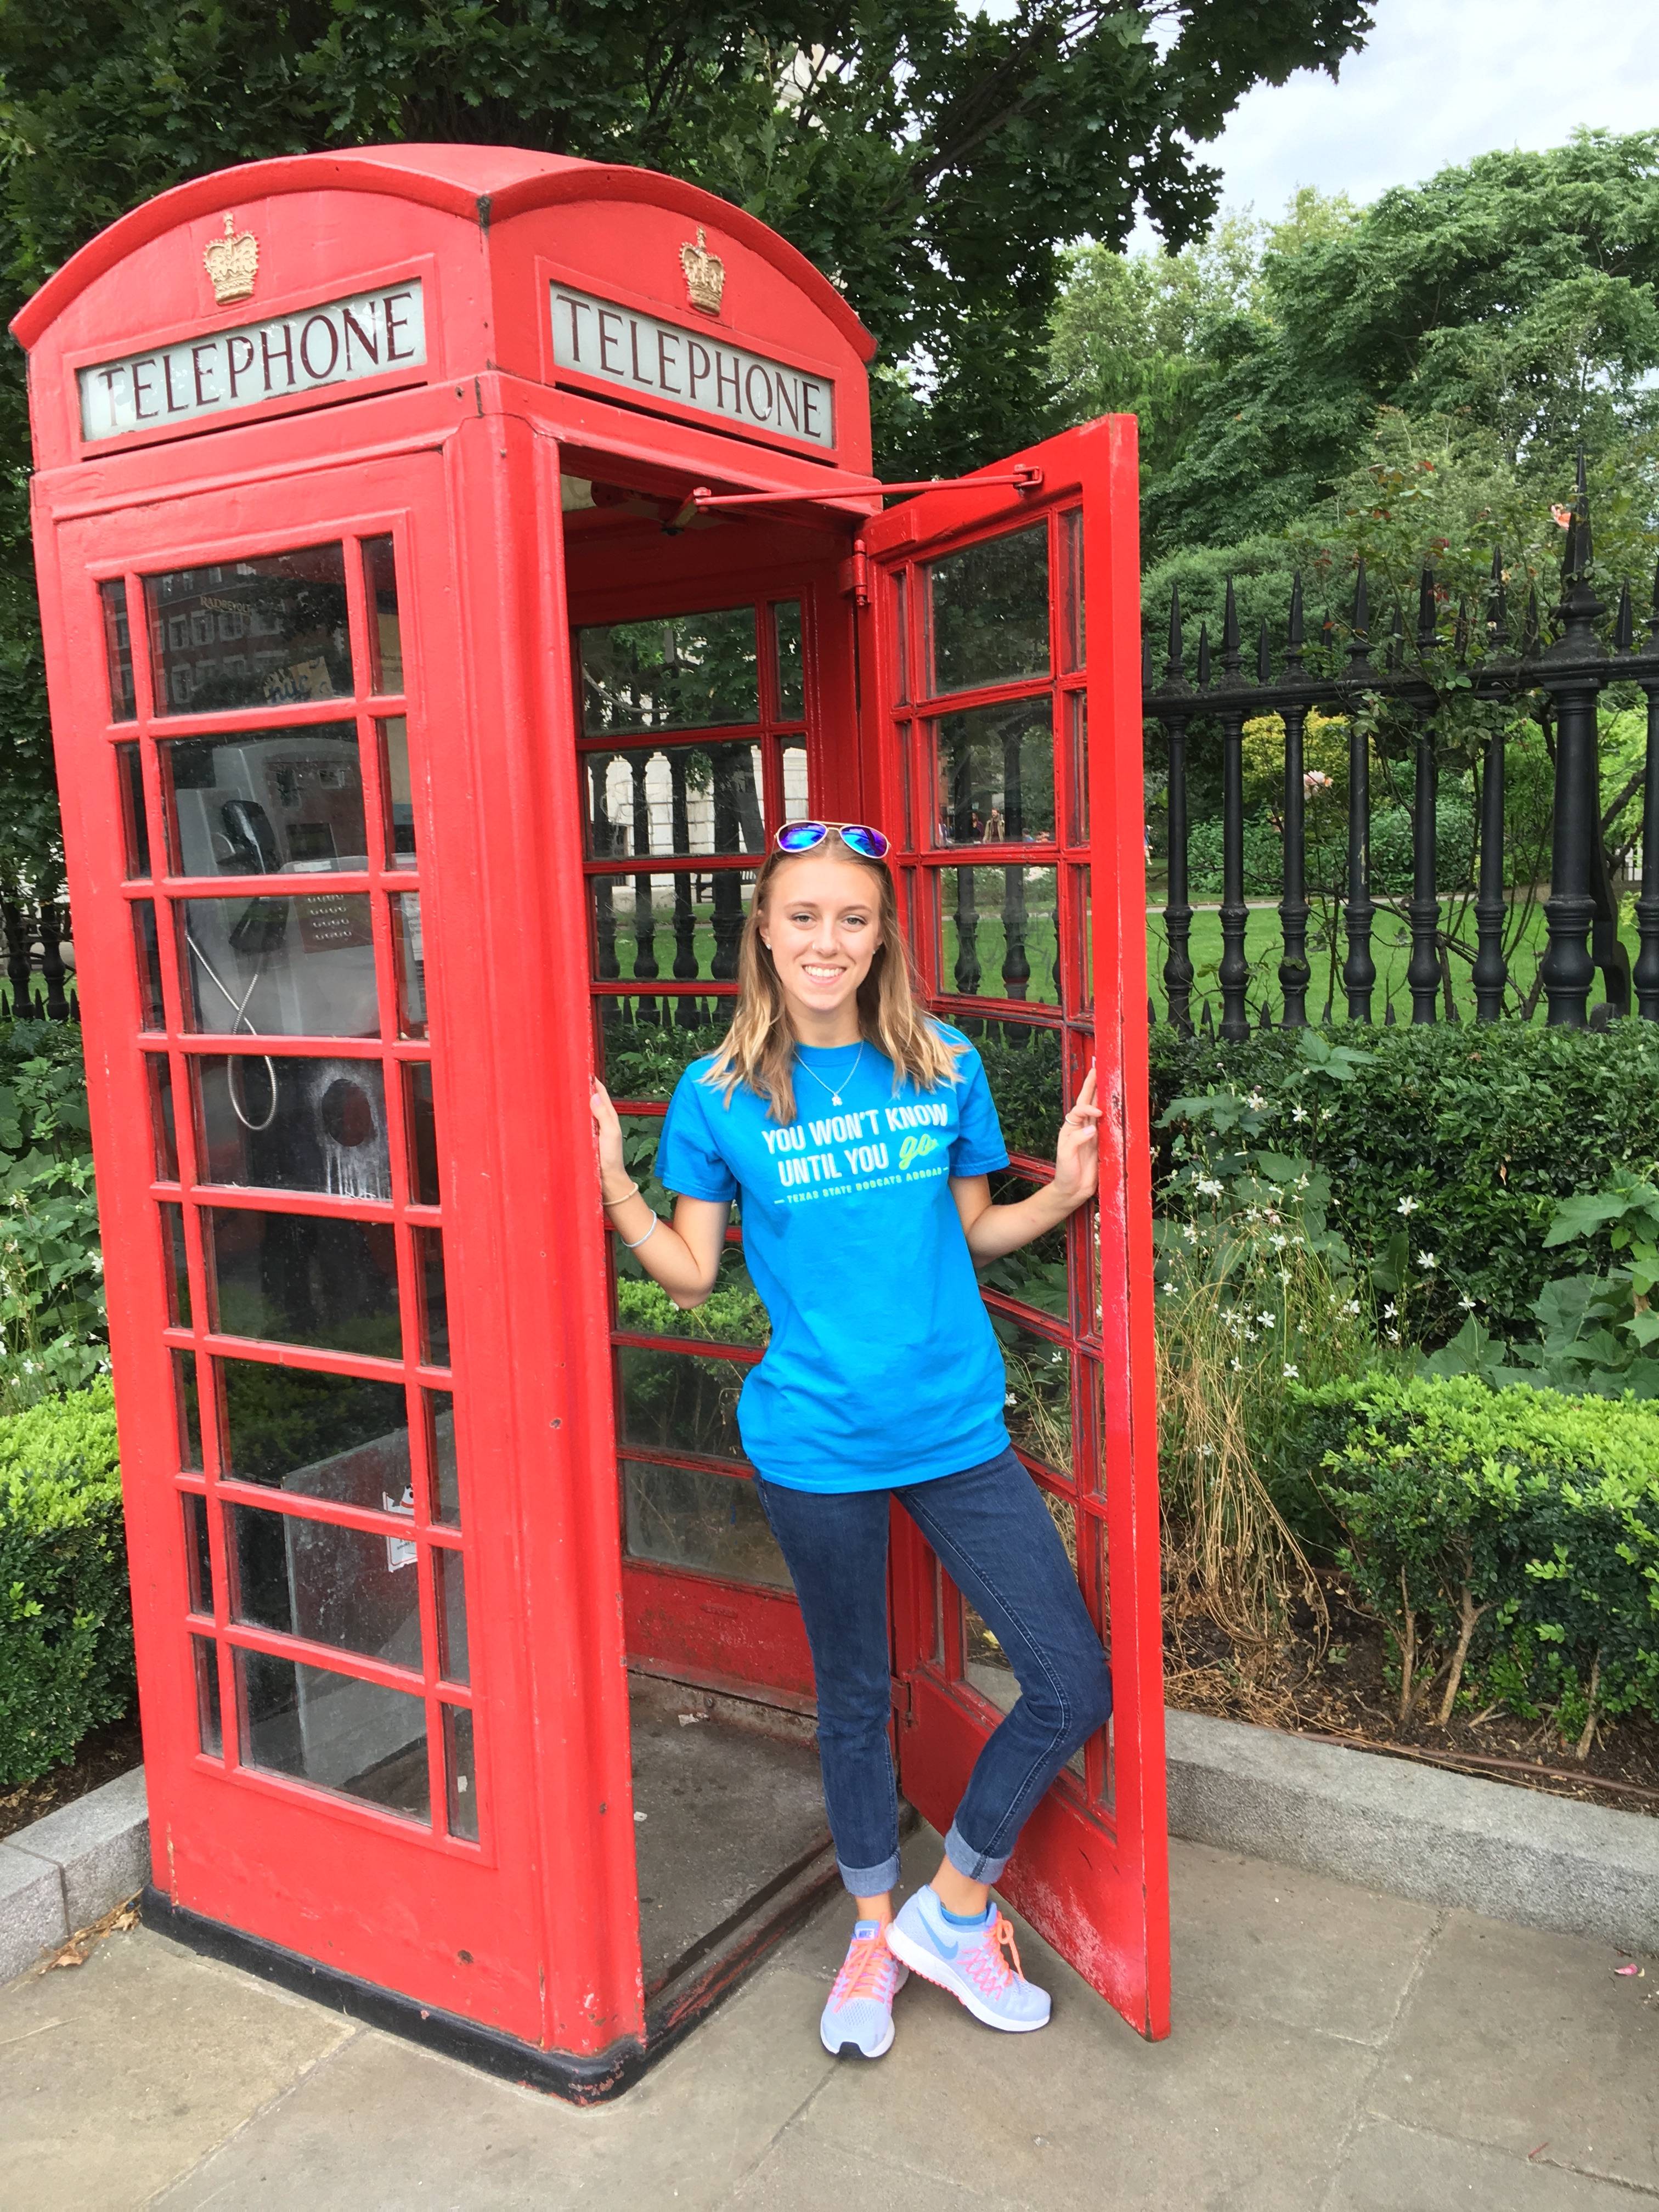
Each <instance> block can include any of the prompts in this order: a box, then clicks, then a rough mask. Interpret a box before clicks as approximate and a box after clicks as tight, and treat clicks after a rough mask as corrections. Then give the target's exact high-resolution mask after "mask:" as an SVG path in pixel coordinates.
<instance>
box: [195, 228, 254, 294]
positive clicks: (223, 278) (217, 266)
mask: <svg viewBox="0 0 1659 2212" xmlns="http://www.w3.org/2000/svg"><path fill="white" fill-rule="evenodd" d="M202 258H203V260H204V262H205V263H206V264H207V273H208V275H209V276H210V278H211V279H212V281H213V298H214V303H215V305H216V306H217V307H228V306H229V305H230V303H231V301H233V300H251V299H252V297H253V279H254V277H255V276H257V275H258V269H259V241H258V239H257V238H256V237H255V236H254V235H253V233H252V231H251V230H243V231H239V230H237V228H236V218H235V216H233V215H227V216H226V217H225V234H224V236H223V237H222V238H216V239H215V240H213V241H212V243H211V244H210V246H207V247H206V248H205V250H204V252H203V255H202Z"/></svg>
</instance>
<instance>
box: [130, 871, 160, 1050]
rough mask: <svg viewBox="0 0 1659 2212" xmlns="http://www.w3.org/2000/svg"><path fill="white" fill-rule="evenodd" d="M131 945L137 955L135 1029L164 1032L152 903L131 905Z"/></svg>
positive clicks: (146, 900) (145, 901)
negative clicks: (136, 1022) (136, 1021)
mask: <svg viewBox="0 0 1659 2212" xmlns="http://www.w3.org/2000/svg"><path fill="white" fill-rule="evenodd" d="M132 934H133V942H134V944H135V945H136V946H137V953H138V1026H139V1028H140V1029H144V1030H164V1029H166V1027H167V1014H166V1012H165V1010H164V1009H163V1007H162V1005H161V946H160V945H159V944H158V943H157V941H156V937H155V900H154V899H134V901H133V902H132Z"/></svg>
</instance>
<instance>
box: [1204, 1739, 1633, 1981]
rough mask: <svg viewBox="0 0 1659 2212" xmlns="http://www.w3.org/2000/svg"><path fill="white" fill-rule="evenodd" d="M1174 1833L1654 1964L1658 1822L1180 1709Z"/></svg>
mask: <svg viewBox="0 0 1659 2212" xmlns="http://www.w3.org/2000/svg"><path fill="white" fill-rule="evenodd" d="M1168 1724H1169V1761H1170V1766H1169V1772H1170V1833H1171V1835H1176V1836H1182V1837H1184V1838H1187V1839H1188V1841H1190V1842H1193V1843H1200V1844H1216V1845H1218V1846H1219V1847H1220V1848H1221V1849H1223V1850H1233V1851H1242V1852H1244V1853H1246V1854H1248V1855H1249V1857H1253V1858H1266V1859H1278V1860H1281V1861H1283V1862H1284V1863H1286V1864H1287V1865H1290V1866H1297V1867H1306V1868H1308V1869H1310V1871H1312V1872H1314V1873H1316V1874H1328V1875H1335V1876H1336V1877H1337V1879H1338V1880H1339V1881H1352V1882H1358V1883H1361V1884H1363V1885H1364V1887H1366V1888H1367V1889H1382V1890H1388V1891H1389V1892H1391V1893H1393V1894H1394V1895H1395V1896H1396V1897H1409V1898H1413V1899H1416V1900H1417V1901H1418V1902H1419V1904H1425V1905H1462V1906H1463V1907H1464V1908H1465V1909H1466V1910H1467V1911H1470V1912H1481V1913H1486V1914H1488V1915H1490V1916H1491V1917H1492V1918H1494V1919H1498V1920H1516V1921H1519V1922H1521V1923H1522V1925H1523V1926H1526V1927H1529V1928H1547V1929H1553V1930H1554V1931H1555V1932H1556V1933H1558V1934H1559V1935H1564V1936H1589V1937H1590V1938H1592V1939H1593V1940H1595V1941H1598V1942H1604V1943H1607V1944H1609V1945H1611V1946H1612V1947H1613V1948H1614V1949H1616V1950H1621V1951H1626V1952H1630V1951H1640V1952H1650V1953H1659V1820H1653V1819H1650V1817H1649V1816H1648V1815H1647V1814H1643V1813H1620V1812H1614V1811H1612V1810H1610V1809H1609V1808H1607V1807H1606V1806H1603V1805H1584V1804H1580V1803H1579V1802H1577V1799H1574V1798H1571V1797H1551V1796H1546V1795H1544V1794H1543V1793H1542V1792H1541V1791H1539V1790H1527V1789H1523V1788H1517V1787H1516V1785H1515V1784H1512V1783H1507V1782H1484V1781H1478V1780H1476V1779H1474V1778H1473V1777H1471V1776H1468V1775H1462V1774H1452V1773H1448V1772H1446V1771H1444V1770H1443V1769H1441V1768H1437V1767H1432V1766H1417V1765H1412V1764H1410V1763H1409V1762H1408V1761H1407V1760H1405V1759H1389V1758H1386V1757H1380V1756H1378V1755H1377V1754H1376V1753H1373V1752H1364V1751H1350V1750H1347V1749H1346V1748H1345V1747H1342V1746H1341V1745H1338V1744H1323V1743H1310V1742H1308V1741H1305V1739H1304V1738H1301V1737H1297V1736H1293V1735H1283V1734H1281V1733H1280V1732H1279V1730H1278V1729H1264V1728H1253V1727H1251V1726H1249V1724H1248V1723H1244V1722H1242V1721H1222V1720H1212V1719H1210V1718H1209V1717H1206V1715H1203V1714H1200V1713H1177V1712H1171V1713H1170V1715H1169V1716H1168Z"/></svg>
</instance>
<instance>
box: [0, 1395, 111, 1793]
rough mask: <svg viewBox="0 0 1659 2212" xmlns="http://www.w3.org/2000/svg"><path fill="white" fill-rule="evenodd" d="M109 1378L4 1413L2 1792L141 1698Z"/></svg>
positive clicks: (0, 1421) (0, 1428)
mask: <svg viewBox="0 0 1659 2212" xmlns="http://www.w3.org/2000/svg"><path fill="white" fill-rule="evenodd" d="M132 1687H133V1679H132V1613H131V1602H130V1601H129V1598H128V1594H127V1564H126V1550H125V1544H124V1541H123V1539H122V1531H121V1485H120V1477H119V1472H118V1462H117V1454H116V1443H115V1407H114V1401H113V1399H112V1395H111V1393H110V1389H109V1385H108V1384H107V1383H99V1384H96V1385H95V1386H94V1387H93V1388H92V1389H87V1390H78V1391H76V1392H75V1393H74V1394H73V1395H71V1396H70V1397H66V1398H55V1399H47V1400H43V1401H41V1403H40V1404H39V1405H37V1406H33V1407H30V1408H29V1409H28V1410H27V1412H26V1413H13V1414H9V1415H6V1416H4V1417H3V1418H0V1787H3V1786H6V1785H9V1784H15V1783H19V1782H32V1781H33V1779H34V1778H36V1776H38V1775H40V1774H44V1773H46V1771H47V1770H48V1769H49V1768H51V1767H53V1766H57V1765H61V1764H62V1763H63V1762H64V1760H65V1759H70V1758H71V1757H72V1756H73V1755H74V1752H75V1747H76V1744H78V1743H79V1741H81V1738H82V1736H83V1735H85V1734H86V1733H87V1731H88V1729H92V1728H96V1727H98V1726H99V1725H100V1723H102V1722H105V1721H112V1720H118V1719H119V1718H120V1717H121V1715H122V1714H123V1713H125V1711H128V1709H129V1707H130V1706H131V1699H132Z"/></svg>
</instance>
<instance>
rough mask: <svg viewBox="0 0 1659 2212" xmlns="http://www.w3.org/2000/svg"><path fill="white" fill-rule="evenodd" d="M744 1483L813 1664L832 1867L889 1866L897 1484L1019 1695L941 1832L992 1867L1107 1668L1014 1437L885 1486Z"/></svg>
mask: <svg viewBox="0 0 1659 2212" xmlns="http://www.w3.org/2000/svg"><path fill="white" fill-rule="evenodd" d="M755 1488H756V1491H757V1492H758V1494H759V1497H760V1501H761V1504H762V1507H763V1510H764V1511H765V1514H766V1517H767V1520H768V1521H769V1522H770V1524H771V1528H772V1533H773V1534H774V1535H775V1537H776V1538H777V1540H778V1545H779V1548H780V1549H781V1551H782V1553H783V1556H784V1558H785V1559H786V1560H787V1563H788V1567H789V1572H790V1574H791V1575H792V1576H793V1578H794V1584H795V1593H796V1595H797V1596H798V1597H799V1600H800V1609H801V1614H802V1618H803V1619H804V1620H805V1625H806V1637H807V1641H808V1643H809V1644H811V1648H812V1671H813V1674H815V1675H816V1677H817V1693H818V1755H819V1759H820V1760H821V1762H822V1764H823V1796H824V1802H825V1804H826V1805H827V1807H828V1808H829V1831H830V1833H831V1834H832V1835H833V1836H834V1838H835V1841H836V1860H837V1861H838V1863H839V1864H840V1868H841V1877H842V1881H844V1882H845V1883H846V1884H847V1887H848V1889H849V1890H851V1891H852V1893H853V1894H854V1896H855V1897H879V1896H881V1895H883V1894H884V1893H885V1892H886V1891H888V1890H890V1889H891V1888H892V1887H893V1885H894V1884H895V1882H896V1881H897V1880H898V1871H899V1857H898V1790H897V1786H896V1782H895V1780H894V1776H893V1761H892V1756H891V1753H890V1748H889V1744H888V1732H887V1724H888V1720H889V1717H890V1713H891V1711H892V1688H891V1680H890V1672H889V1642H888V1631H887V1531H888V1508H889V1504H890V1501H891V1500H892V1499H894V1498H896V1499H897V1500H898V1502H899V1504H901V1505H902V1507H903V1508H904V1510H905V1511H906V1512H907V1513H908V1515H909V1516H910V1518H911V1519H912V1520H913V1521H914V1522H915V1524H916V1526H917V1528H920V1529H921V1533H922V1534H923V1535H924V1536H925V1537H926V1538H927V1541H928V1543H929V1544H931V1545H932V1547H933V1550H934V1552H935V1553H937V1554H938V1556H939V1559H940V1561H941V1562H942V1564H943V1565H944V1567H945V1571H946V1573H947V1574H949V1576H950V1577H951V1581H952V1582H954V1583H955V1584H956V1585H957V1589H959V1590H961V1592H962V1593H963V1596H964V1597H966V1598H967V1599H968V1600H969V1603H970V1604H972V1605H973V1606H975V1607H976V1608H977V1610H978V1612H979V1614H980V1618H981V1620H983V1621H984V1623H985V1625H986V1626H987V1628H988V1629H989V1630H990V1631H991V1633H992V1634H993V1635H994V1637H995V1638H996V1639H997V1642H998V1643H999V1644H1000V1645H1001V1647H1002V1649H1003V1651H1004V1653H1005V1654H1006V1656H1007V1658H1008V1661H1009V1662H1010V1664H1011V1665H1012V1668H1013V1670H1014V1673H1015V1674H1016V1676H1017V1677H1018V1681H1019V1690H1020V1694H1019V1699H1018V1703H1017V1704H1016V1705H1015V1706H1014V1708H1013V1710H1012V1712H1010V1713H1008V1714H1007V1715H1006V1717H1005V1718H1004V1719H1003V1721H1002V1722H1001V1723H1000V1726H999V1727H998V1728H997V1729H995V1730H994V1733H993V1734H992V1735H991V1736H990V1738H989V1740H988V1741H987V1743H986V1745H985V1747H984V1748H983V1749H982V1750H981V1753H980V1755H979V1757H978V1759H975V1762H974V1771H973V1772H972V1774H971V1775H969V1778H968V1787H967V1789H966V1790H965V1791H964V1792H963V1799H962V1802H961V1804H960V1805H959V1806H958V1807H957V1814H956V1818H955V1820H953V1821H952V1822H951V1829H950V1832H949V1833H948V1834H947V1835H946V1837H945V1854H946V1856H947V1857H948V1858H949V1859H950V1862H951V1865H952V1866H953V1867H955V1868H956V1869H957V1870H958V1872H960V1873H962V1874H964V1875H967V1876H968V1877H969V1879H970V1880H971V1881H996V1879H997V1877H998V1876H999V1875H1000V1874H1001V1872H1002V1869H1003V1868H1004V1867H1005V1866H1006V1864H1007V1863H1008V1859H1009V1855H1010V1854H1011V1853H1012V1850H1013V1848H1014V1844H1015V1841H1016V1839H1017V1838H1018V1835H1019V1832H1020V1829H1021V1828H1022V1827H1023V1826H1024V1824H1025V1820H1026V1819H1027V1817H1028V1815H1029V1814H1030V1812H1031V1809H1032V1808H1033V1807H1034V1806H1035V1805H1036V1802H1037V1800H1038V1799H1039V1798H1040V1797H1041V1796H1042V1793H1043V1791H1044V1790H1046V1789H1047V1788H1048V1784H1050V1783H1051V1782H1052V1781H1053V1780H1054V1777H1055V1775H1056V1774H1058V1773H1059V1771H1060V1768H1061V1767H1062V1766H1064V1765H1065V1764H1066V1760H1067V1759H1069V1758H1070V1757H1071V1756H1072V1753H1073V1752H1074V1751H1076V1750H1077V1748H1078V1747H1079V1745H1080V1744H1081V1743H1083V1742H1084V1741H1085V1740H1086V1739H1087V1738H1088V1737H1089V1736H1091V1735H1093V1734H1094V1732H1095V1730H1096V1729H1098V1728H1100V1727H1102V1726H1103V1725H1104V1723H1105V1721H1106V1718H1107V1716H1108V1715H1109V1713H1110V1711H1111V1710H1112V1681H1111V1675H1110V1674H1109V1670H1108V1668H1107V1665H1106V1655H1105V1653H1104V1652H1103V1650H1101V1648H1100V1638H1098V1636H1097V1635H1096V1633H1095V1628H1094V1623H1093V1622H1092V1621H1091V1620H1090V1618H1089V1614H1088V1609H1087V1607H1085V1605H1084V1602H1083V1595H1082V1593H1081V1591H1080V1590H1079V1589H1078V1586H1077V1577H1076V1576H1075V1575H1074V1574H1073V1571H1072V1565H1071V1562H1070V1560H1069V1559H1067V1558H1066V1547H1065V1546H1064V1544H1063V1543H1062V1542H1061V1541H1060V1531H1059V1529H1058V1528H1055V1526H1054V1522H1053V1520H1052V1519H1051V1517H1050V1516H1049V1512H1048V1507H1047V1505H1045V1504H1044V1503H1043V1501H1042V1494H1041V1493H1040V1492H1039V1491H1038V1489H1037V1486H1036V1484H1035V1483H1034V1482H1033V1481H1032V1480H1031V1478H1030V1475H1029V1474H1027V1473H1026V1472H1025V1469H1024V1468H1023V1467H1022V1466H1021V1465H1020V1463H1019V1462H1018V1460H1017V1459H1016V1458H1015V1456H1014V1455H1013V1453H1012V1451H1004V1452H1001V1453H1000V1454H999V1455H998V1456H997V1457H996V1458H995V1459H993V1460H987V1462H985V1464H984V1466H983V1467H970V1468H968V1469H967V1470H966V1472H965V1473H963V1474H946V1475H939V1476H936V1477H935V1478H933V1480H930V1481H927V1482H913V1483H909V1484H896V1485H895V1486H894V1487H893V1488H892V1489H890V1490H859V1491H832V1492H826V1491H813V1490H791V1489H787V1488H786V1487H785V1486H783V1485H782V1484H781V1483H777V1482H768V1481H767V1480H765V1478H764V1477H763V1476H762V1475H759V1474H757V1476H756V1478H755Z"/></svg>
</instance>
